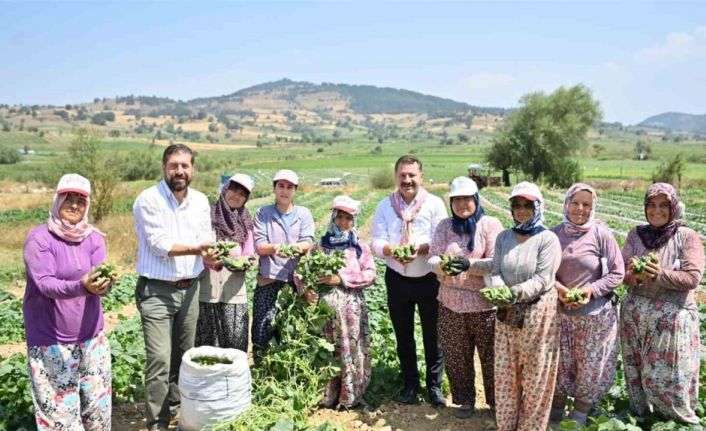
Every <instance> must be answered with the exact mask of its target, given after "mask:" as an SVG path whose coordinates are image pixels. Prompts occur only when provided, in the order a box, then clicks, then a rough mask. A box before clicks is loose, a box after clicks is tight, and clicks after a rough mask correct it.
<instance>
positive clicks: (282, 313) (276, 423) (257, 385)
mask: <svg viewBox="0 0 706 431" xmlns="http://www.w3.org/2000/svg"><path fill="white" fill-rule="evenodd" d="M332 312H333V311H332V310H331V308H330V307H329V306H328V305H327V304H326V303H325V302H324V301H320V302H319V303H318V304H313V305H310V304H307V303H306V302H305V301H304V300H303V299H302V298H300V297H298V296H297V295H296V293H294V292H293V290H292V289H291V288H290V287H289V286H285V287H284V288H283V289H282V290H281V291H280V293H279V297H278V299H277V317H276V319H275V321H274V331H275V334H276V335H275V337H274V338H273V339H272V341H271V342H270V346H269V348H268V349H267V352H266V354H264V355H262V356H260V357H259V360H258V361H257V362H256V363H257V365H256V366H255V367H254V368H253V369H252V382H253V399H252V403H253V406H252V407H251V408H250V410H248V411H247V412H245V413H243V414H242V415H241V416H240V417H238V418H237V419H236V420H235V421H233V422H231V423H230V424H226V425H224V426H223V427H217V429H230V430H258V431H260V430H270V431H275V430H285V429H288V430H295V431H300V430H306V429H308V426H307V418H308V416H309V413H310V412H311V411H312V410H313V409H314V408H315V407H316V405H317V404H318V402H319V401H320V400H321V395H322V389H323V387H324V385H325V384H326V383H328V381H329V380H330V379H331V378H332V377H333V376H334V375H335V373H337V372H338V371H339V368H338V367H337V366H336V365H335V363H334V359H333V354H332V352H333V349H334V346H333V344H331V343H329V342H328V341H326V340H325V339H324V338H322V335H321V334H322V332H323V328H324V325H325V324H326V322H327V321H328V319H329V318H330V317H331V314H332ZM324 429H325V428H324Z"/></svg>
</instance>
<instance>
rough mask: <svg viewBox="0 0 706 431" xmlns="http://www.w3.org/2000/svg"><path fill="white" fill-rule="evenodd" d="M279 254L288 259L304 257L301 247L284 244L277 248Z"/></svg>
mask: <svg viewBox="0 0 706 431" xmlns="http://www.w3.org/2000/svg"><path fill="white" fill-rule="evenodd" d="M277 252H278V253H279V254H281V255H283V256H286V257H299V256H301V255H302V251H301V249H300V248H299V247H297V246H295V245H287V244H282V245H280V246H279V248H277Z"/></svg>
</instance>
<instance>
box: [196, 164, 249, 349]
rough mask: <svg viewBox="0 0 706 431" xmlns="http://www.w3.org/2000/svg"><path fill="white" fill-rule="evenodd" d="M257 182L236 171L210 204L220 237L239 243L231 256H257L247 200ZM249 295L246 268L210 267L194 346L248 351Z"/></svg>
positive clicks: (201, 297)
mask: <svg viewBox="0 0 706 431" xmlns="http://www.w3.org/2000/svg"><path fill="white" fill-rule="evenodd" d="M254 186H255V182H254V181H253V179H252V178H251V177H249V176H247V175H245V174H235V175H233V176H232V177H230V179H229V180H228V182H227V183H226V184H225V185H224V187H223V189H222V190H221V195H220V197H219V198H218V200H217V201H216V202H215V203H214V204H213V206H211V226H212V228H213V230H214V232H215V234H216V240H217V241H231V242H236V243H237V244H238V245H237V246H236V247H235V248H233V249H232V250H231V254H230V256H229V257H230V258H234V259H237V258H248V257H249V258H252V259H253V260H254V255H255V246H254V245H253V220H252V217H251V216H250V212H249V211H248V209H247V208H246V207H245V203H246V202H247V201H248V198H249V197H250V193H251V192H252V189H253V187H254ZM248 320H249V319H248V297H247V288H246V286H245V270H244V269H235V268H232V267H229V266H225V267H224V265H222V264H221V265H218V266H217V267H213V268H209V274H208V277H204V279H203V282H202V284H201V287H200V291H199V320H198V322H197V324H196V342H195V344H194V345H195V346H203V345H207V346H215V347H224V348H233V349H239V350H242V351H243V352H247V351H248V338H249V333H248V324H249V321H248Z"/></svg>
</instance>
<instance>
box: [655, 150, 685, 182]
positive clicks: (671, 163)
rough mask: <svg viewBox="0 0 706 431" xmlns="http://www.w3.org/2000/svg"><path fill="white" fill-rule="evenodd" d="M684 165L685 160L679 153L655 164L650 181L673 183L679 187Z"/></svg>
mask: <svg viewBox="0 0 706 431" xmlns="http://www.w3.org/2000/svg"><path fill="white" fill-rule="evenodd" d="M685 167H686V161H685V160H684V159H683V158H682V155H681V153H679V154H677V155H676V156H674V157H673V158H671V159H669V160H666V161H664V162H662V163H661V164H660V165H659V166H657V169H655V170H654V172H652V182H653V183H669V184H674V185H675V186H677V187H678V188H679V186H680V185H681V179H682V176H683V175H684V168H685Z"/></svg>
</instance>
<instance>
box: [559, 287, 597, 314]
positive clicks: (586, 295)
mask: <svg viewBox="0 0 706 431" xmlns="http://www.w3.org/2000/svg"><path fill="white" fill-rule="evenodd" d="M567 292H568V290H567ZM581 294H582V295H583V299H582V300H581V301H579V302H567V303H564V305H565V306H566V308H571V309H577V308H581V307H583V306H584V305H586V304H588V302H589V301H590V300H591V296H592V295H593V292H592V291H591V288H590V287H588V286H584V287H582V288H581Z"/></svg>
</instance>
